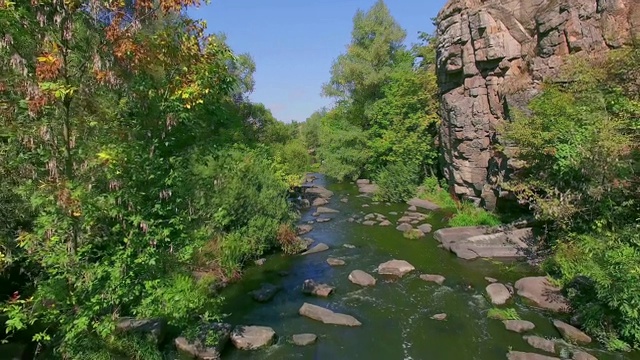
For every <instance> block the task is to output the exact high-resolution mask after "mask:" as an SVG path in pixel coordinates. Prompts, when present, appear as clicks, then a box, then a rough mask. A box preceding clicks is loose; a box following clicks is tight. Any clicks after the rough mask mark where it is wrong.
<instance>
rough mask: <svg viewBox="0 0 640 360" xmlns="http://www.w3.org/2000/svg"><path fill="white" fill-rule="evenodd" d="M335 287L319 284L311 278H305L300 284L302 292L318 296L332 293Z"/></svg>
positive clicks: (326, 295)
mask: <svg viewBox="0 0 640 360" xmlns="http://www.w3.org/2000/svg"><path fill="white" fill-rule="evenodd" d="M334 289H335V288H334V287H332V286H329V285H327V284H320V283H317V282H315V281H313V280H311V279H307V280H305V281H304V283H303V284H302V292H303V293H305V294H307V295H315V296H320V297H328V296H329V295H331V294H332V293H333V290H334Z"/></svg>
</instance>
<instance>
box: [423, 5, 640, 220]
mask: <svg viewBox="0 0 640 360" xmlns="http://www.w3.org/2000/svg"><path fill="white" fill-rule="evenodd" d="M639 34H640V2H638V1H637V0H449V1H448V3H447V4H446V5H445V7H444V8H443V9H442V10H441V11H440V13H439V14H438V17H437V37H438V45H437V61H436V63H437V74H438V84H439V88H440V98H441V115H442V122H441V128H440V145H441V149H442V160H443V170H444V175H445V177H446V178H447V180H448V182H449V184H450V186H451V187H452V190H453V191H454V192H455V193H456V194H457V195H458V196H461V197H464V198H468V199H471V200H473V201H475V202H476V203H478V204H482V205H484V206H485V207H487V208H489V209H492V208H494V207H495V205H496V202H497V199H498V198H499V197H500V196H502V195H505V193H503V192H501V191H500V188H499V184H500V183H501V181H502V180H503V179H505V178H507V177H508V176H509V175H510V174H511V173H512V172H513V171H514V170H517V168H518V162H517V161H516V160H514V159H513V155H514V153H515V149H513V148H512V147H510V146H509V144H502V145H503V146H502V147H500V149H499V148H498V147H496V145H497V144H499V143H500V138H499V133H498V129H499V127H500V125H501V123H503V122H504V121H505V120H507V119H509V116H510V114H511V112H512V111H513V109H519V110H526V105H527V103H528V102H529V100H530V99H531V98H532V97H533V96H535V95H536V94H537V92H538V91H539V84H540V83H541V82H542V81H543V80H546V79H555V78H557V76H558V75H559V70H560V67H561V66H562V64H563V62H564V61H565V59H566V57H567V55H570V54H575V53H583V54H587V53H595V52H604V51H608V50H609V49H611V48H617V47H620V46H623V45H624V44H626V43H629V42H631V40H632V39H633V38H634V37H635V36H638V35H639Z"/></svg>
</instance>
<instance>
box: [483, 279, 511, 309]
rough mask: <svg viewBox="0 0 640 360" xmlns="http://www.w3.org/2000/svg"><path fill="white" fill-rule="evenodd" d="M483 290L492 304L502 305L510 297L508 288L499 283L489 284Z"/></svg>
mask: <svg viewBox="0 0 640 360" xmlns="http://www.w3.org/2000/svg"><path fill="white" fill-rule="evenodd" d="M485 290H486V291H487V295H489V298H490V299H491V303H492V304H494V305H504V304H505V303H506V302H507V300H509V299H510V298H511V293H510V292H509V289H507V287H506V286H504V285H503V284H500V283H493V284H489V285H487V287H486V288H485Z"/></svg>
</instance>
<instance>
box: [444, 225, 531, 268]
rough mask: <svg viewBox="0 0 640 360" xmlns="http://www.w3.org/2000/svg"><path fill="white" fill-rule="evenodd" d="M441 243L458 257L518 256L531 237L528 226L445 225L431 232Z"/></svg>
mask: <svg viewBox="0 0 640 360" xmlns="http://www.w3.org/2000/svg"><path fill="white" fill-rule="evenodd" d="M433 236H434V237H435V239H436V240H438V241H439V242H441V243H442V246H443V247H444V248H445V249H447V250H449V251H451V252H453V253H454V254H456V255H457V256H458V257H459V258H461V259H465V260H471V259H475V258H478V257H481V258H518V257H523V256H525V253H524V250H525V249H527V247H528V245H527V243H526V241H528V240H530V239H532V238H533V232H532V230H531V229H530V228H527V229H517V230H513V231H504V232H502V231H498V232H496V231H494V230H492V229H490V228H486V227H482V226H465V227H454V228H445V229H440V230H438V231H436V232H435V233H434V235H433Z"/></svg>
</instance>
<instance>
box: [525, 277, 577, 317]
mask: <svg viewBox="0 0 640 360" xmlns="http://www.w3.org/2000/svg"><path fill="white" fill-rule="evenodd" d="M514 287H515V288H516V290H517V291H518V295H520V296H522V297H525V298H527V299H529V300H530V301H531V302H533V304H534V305H536V306H538V307H541V308H543V309H547V310H552V311H556V312H567V311H569V309H570V307H569V302H568V301H567V299H566V298H565V297H564V296H562V294H561V293H560V289H559V288H557V287H555V286H553V285H551V283H549V280H547V278H546V277H544V276H533V277H525V278H522V279H520V280H518V281H516V283H515V284H514Z"/></svg>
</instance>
